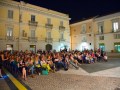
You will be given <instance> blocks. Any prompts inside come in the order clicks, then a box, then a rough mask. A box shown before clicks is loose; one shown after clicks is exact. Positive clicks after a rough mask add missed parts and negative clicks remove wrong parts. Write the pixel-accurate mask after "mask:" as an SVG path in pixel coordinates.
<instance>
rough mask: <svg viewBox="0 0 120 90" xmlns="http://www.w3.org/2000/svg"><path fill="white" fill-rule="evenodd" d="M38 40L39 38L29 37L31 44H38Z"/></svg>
mask: <svg viewBox="0 0 120 90" xmlns="http://www.w3.org/2000/svg"><path fill="white" fill-rule="evenodd" d="M37 40H38V38H37V37H28V41H29V42H37Z"/></svg>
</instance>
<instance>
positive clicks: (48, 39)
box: [45, 38, 53, 43]
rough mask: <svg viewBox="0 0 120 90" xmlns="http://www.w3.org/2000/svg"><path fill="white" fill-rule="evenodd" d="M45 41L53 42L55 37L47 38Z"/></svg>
mask: <svg viewBox="0 0 120 90" xmlns="http://www.w3.org/2000/svg"><path fill="white" fill-rule="evenodd" d="M45 42H47V43H52V42H53V39H52V38H45Z"/></svg>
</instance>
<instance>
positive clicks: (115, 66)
mask: <svg viewBox="0 0 120 90" xmlns="http://www.w3.org/2000/svg"><path fill="white" fill-rule="evenodd" d="M23 82H24V83H25V84H27V85H28V86H29V87H30V88H31V89H33V90H120V60H119V59H109V61H108V62H100V63H99V62H98V63H95V64H83V65H81V66H80V68H79V70H75V68H73V67H71V68H70V69H69V70H68V71H64V70H60V71H58V72H56V73H50V74H49V75H47V76H44V75H40V76H38V75H36V77H35V78H31V77H28V80H27V81H24V80H23Z"/></svg>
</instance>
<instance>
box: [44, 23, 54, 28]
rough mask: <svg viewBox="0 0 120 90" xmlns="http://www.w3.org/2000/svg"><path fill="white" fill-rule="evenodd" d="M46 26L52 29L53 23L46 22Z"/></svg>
mask: <svg viewBox="0 0 120 90" xmlns="http://www.w3.org/2000/svg"><path fill="white" fill-rule="evenodd" d="M45 27H46V28H49V29H52V28H53V24H49V23H46V24H45Z"/></svg>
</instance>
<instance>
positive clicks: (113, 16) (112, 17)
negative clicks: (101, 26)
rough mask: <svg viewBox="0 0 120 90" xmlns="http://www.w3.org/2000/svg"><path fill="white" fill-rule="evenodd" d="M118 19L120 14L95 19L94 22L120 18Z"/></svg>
mask: <svg viewBox="0 0 120 90" xmlns="http://www.w3.org/2000/svg"><path fill="white" fill-rule="evenodd" d="M118 17H120V12H118V13H114V14H109V15H106V16H101V17H97V18H95V20H94V21H102V20H105V19H115V18H118Z"/></svg>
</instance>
